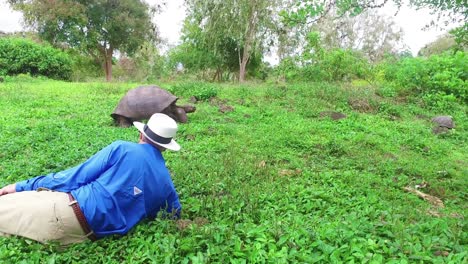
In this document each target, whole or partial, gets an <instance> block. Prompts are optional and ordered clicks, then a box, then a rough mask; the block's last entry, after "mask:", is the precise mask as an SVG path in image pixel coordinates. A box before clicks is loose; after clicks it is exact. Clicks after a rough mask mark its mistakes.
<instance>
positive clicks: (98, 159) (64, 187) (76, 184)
mask: <svg viewBox="0 0 468 264" xmlns="http://www.w3.org/2000/svg"><path fill="white" fill-rule="evenodd" d="M114 151H115V142H114V143H112V144H110V145H109V146H107V147H105V148H103V149H102V150H100V151H99V152H97V153H96V154H94V155H93V156H92V157H91V158H89V159H88V160H87V161H85V162H83V163H81V164H80V165H78V166H76V167H73V168H70V169H67V170H64V171H60V172H56V173H50V174H47V175H42V176H37V177H34V178H31V179H28V180H25V181H21V182H18V183H16V191H17V192H21V191H32V190H36V189H37V188H40V187H43V188H47V189H50V190H54V191H60V192H70V191H72V190H75V189H77V188H80V187H81V186H83V185H86V184H88V183H90V182H92V181H94V180H96V179H97V178H99V176H100V175H101V174H102V173H103V172H104V171H106V170H107V169H108V168H109V167H110V166H111V165H112V154H113V152H114Z"/></svg>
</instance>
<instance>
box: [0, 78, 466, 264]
mask: <svg viewBox="0 0 468 264" xmlns="http://www.w3.org/2000/svg"><path fill="white" fill-rule="evenodd" d="M136 86H137V84H131V83H111V84H103V83H66V82H58V81H50V80H36V79H28V78H26V79H21V78H13V79H7V80H6V82H5V83H3V84H0V113H2V115H1V116H0V131H1V132H0V148H1V151H0V184H2V185H4V184H7V183H10V182H15V181H19V180H23V179H26V178H29V177H34V176H37V175H42V174H45V173H48V172H52V171H58V170H62V169H66V168H69V167H71V166H74V165H76V164H78V163H80V162H82V161H84V160H86V158H88V157H89V156H90V155H92V154H94V153H95V152H97V151H98V150H99V149H100V148H102V147H104V146H106V145H108V144H109V143H111V142H112V141H114V140H119V139H123V140H129V141H137V136H138V135H137V132H136V130H135V129H132V128H128V129H123V128H118V127H115V126H113V125H112V119H111V117H110V116H109V115H110V113H112V111H113V109H114V107H115V106H116V104H117V102H118V100H119V99H120V97H121V96H122V95H123V94H124V93H125V91H127V90H128V89H131V88H133V87H136ZM162 86H163V87H166V88H168V89H171V90H173V91H175V92H177V95H179V96H181V97H182V98H181V99H180V101H182V102H186V101H188V99H189V97H190V95H191V94H192V95H195V94H194V93H198V95H200V94H202V95H203V94H205V95H206V94H210V96H212V95H215V94H216V95H217V96H216V99H215V100H214V99H212V100H208V99H207V98H205V99H207V100H203V101H199V102H198V103H197V104H196V106H197V111H196V112H195V113H193V114H190V116H189V123H187V124H181V125H180V130H179V131H180V133H179V134H178V136H177V140H178V142H179V143H180V144H181V146H182V150H181V151H180V152H178V153H170V152H167V153H165V157H166V159H167V165H168V167H169V169H170V171H171V172H172V176H173V180H174V183H175V185H176V188H177V190H178V192H179V194H180V198H181V202H182V204H183V214H182V219H183V220H182V221H179V222H175V221H170V220H165V219H156V220H154V221H144V222H143V223H141V224H140V225H138V226H137V227H136V228H134V229H133V230H132V231H131V232H130V233H129V234H128V235H127V236H124V237H109V238H105V239H102V240H100V241H98V242H94V243H92V242H85V243H83V244H79V245H74V246H72V247H69V248H67V249H65V250H60V249H59V248H58V247H57V246H56V245H53V244H51V245H42V244H39V243H36V242H33V241H29V240H26V239H22V238H0V242H1V243H0V261H2V262H9V263H265V262H268V263H316V262H318V263H341V262H347V263H384V262H385V263H466V261H467V258H468V257H467V245H466V244H467V238H468V237H467V233H466V221H465V218H466V217H467V215H466V200H467V199H466V190H467V182H468V181H467V174H468V171H467V168H468V166H467V160H468V158H467V153H466V145H467V144H466V143H467V142H466V140H467V135H468V133H467V124H468V122H467V117H466V112H467V111H466V110H467V108H466V105H454V106H452V109H455V110H454V112H450V113H446V112H438V111H434V110H431V111H429V110H426V109H424V108H423V107H422V106H421V105H419V104H418V103H417V102H415V101H414V100H406V101H405V100H397V98H385V97H380V96H377V95H376V93H375V90H374V89H373V88H372V87H356V86H352V85H340V86H339V85H332V84H325V83H297V84H274V83H270V84H253V83H252V84H246V85H227V84H224V85H216V84H200V83H188V84H187V83H186V84H180V83H167V84H164V85H162ZM197 87H201V88H200V89H198V88H197ZM197 89H198V90H197ZM201 97H203V96H201ZM400 99H401V98H400ZM356 100H361V101H360V102H364V103H368V104H367V105H365V107H362V104H361V105H360V106H354V107H353V105H352V102H356ZM220 109H224V110H225V111H224V113H222V112H221V111H220ZM323 111H339V112H342V113H344V114H346V115H347V117H346V118H345V119H340V120H333V119H331V118H328V117H323V116H321V115H320V113H321V112H323ZM439 114H450V115H452V116H453V117H454V120H455V122H456V125H457V127H456V129H455V130H454V131H452V132H451V133H449V134H446V135H433V134H432V133H431V128H432V124H431V123H430V120H429V119H430V117H432V116H435V115H439ZM422 115H424V116H426V117H427V118H423V119H421V118H420V116H422ZM423 182H426V183H427V187H426V188H423V189H421V191H422V192H425V193H427V194H430V195H434V196H437V197H439V198H441V199H442V201H443V202H444V204H445V208H441V209H436V208H433V207H432V206H431V205H430V204H429V203H428V202H426V201H424V200H422V199H420V198H418V197H417V196H416V195H414V194H411V193H408V192H405V191H404V190H403V187H406V186H414V185H416V184H421V183H423Z"/></svg>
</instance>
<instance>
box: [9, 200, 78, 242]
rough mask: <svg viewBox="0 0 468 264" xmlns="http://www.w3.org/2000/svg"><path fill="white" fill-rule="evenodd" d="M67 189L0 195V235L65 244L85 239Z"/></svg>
mask: <svg viewBox="0 0 468 264" xmlns="http://www.w3.org/2000/svg"><path fill="white" fill-rule="evenodd" d="M69 204H70V201H69V198H68V194H67V193H63V192H52V191H39V192H37V191H26V192H17V193H12V194H7V195H3V196H0V236H9V235H17V236H22V237H27V238H30V239H33V240H36V241H39V242H41V243H46V242H48V241H58V242H59V243H60V244H61V245H68V244H72V243H78V242H82V241H85V240H87V237H86V236H85V234H84V231H83V229H82V228H81V226H80V223H79V222H78V219H77V218H76V216H75V213H74V212H73V209H72V207H71V206H70V205H69Z"/></svg>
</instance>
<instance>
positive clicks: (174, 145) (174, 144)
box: [133, 121, 180, 151]
mask: <svg viewBox="0 0 468 264" xmlns="http://www.w3.org/2000/svg"><path fill="white" fill-rule="evenodd" d="M133 125H134V126H135V127H136V129H138V130H139V131H140V132H141V133H142V134H143V135H145V137H146V138H147V139H148V140H150V141H151V142H153V143H154V144H156V145H158V146H161V147H164V148H167V149H170V150H173V151H179V150H180V145H179V144H178V143H177V142H175V140H174V139H171V142H169V143H167V144H162V143H159V142H156V141H154V140H152V139H151V138H150V137H149V136H148V135H146V133H145V131H144V127H145V124H143V123H141V122H138V121H135V122H133Z"/></svg>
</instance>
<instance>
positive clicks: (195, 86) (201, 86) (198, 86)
mask: <svg viewBox="0 0 468 264" xmlns="http://www.w3.org/2000/svg"><path fill="white" fill-rule="evenodd" d="M169 90H170V91H171V92H172V93H174V94H175V95H177V96H185V97H191V96H194V97H195V98H196V99H197V100H199V101H204V100H208V99H210V98H212V97H215V96H216V95H218V89H217V88H216V87H215V86H214V85H213V84H209V83H203V82H187V83H180V84H177V85H175V86H174V87H171V88H169Z"/></svg>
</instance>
